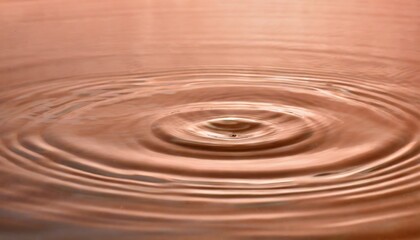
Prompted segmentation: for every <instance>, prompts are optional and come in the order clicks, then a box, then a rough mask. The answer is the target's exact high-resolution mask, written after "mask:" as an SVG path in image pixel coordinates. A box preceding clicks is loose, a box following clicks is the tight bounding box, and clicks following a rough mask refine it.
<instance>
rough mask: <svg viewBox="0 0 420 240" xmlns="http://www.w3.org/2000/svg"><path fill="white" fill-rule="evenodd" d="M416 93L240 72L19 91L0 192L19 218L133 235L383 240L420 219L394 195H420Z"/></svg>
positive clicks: (159, 75) (315, 77) (318, 77)
mask: <svg viewBox="0 0 420 240" xmlns="http://www.w3.org/2000/svg"><path fill="white" fill-rule="evenodd" d="M376 82H377V81H376ZM413 94H416V93H413V92H410V90H409V89H405V91H404V92H403V91H402V90H401V88H399V90H396V89H395V87H394V86H390V85H386V84H381V85H378V84H377V83H375V82H370V81H369V80H368V79H358V78H356V77H352V76H341V75H337V76H334V75H331V74H327V73H320V72H308V71H305V74H302V72H300V71H292V70H287V69H259V70H255V69H246V68H243V69H226V68H221V69H214V68H203V69H187V70H183V71H180V70H177V71H161V72H154V73H143V74H132V75H116V76H103V77H91V78H82V79H62V80H56V81H51V82H45V83H43V84H38V85H28V86H24V87H22V88H17V89H13V90H8V91H7V92H4V93H3V94H2V96H1V102H2V109H1V110H0V111H1V112H0V113H1V116H6V117H3V118H2V119H1V121H2V125H1V127H0V131H1V135H0V136H1V141H2V144H1V145H0V160H1V165H2V166H3V167H2V168H3V170H2V173H4V175H5V179H15V178H16V177H15V176H19V179H21V181H20V182H19V183H15V185H16V187H15V188H13V189H3V190H2V191H1V193H0V194H1V195H2V196H7V198H8V199H14V200H15V201H7V206H8V207H9V208H12V207H13V209H20V210H21V211H24V212H33V213H37V214H41V215H45V216H49V217H53V218H55V219H61V220H66V221H75V222H78V223H84V224H90V225H96V226H111V227H114V228H129V229H133V230H135V229H139V228H140V229H141V230H142V231H152V232H153V231H156V230H157V229H161V228H167V229H178V230H179V229H183V228H185V227H187V226H191V224H194V222H197V221H198V222H200V225H199V226H197V227H198V228H200V229H201V230H203V231H204V230H209V229H221V228H223V229H225V231H226V232H228V233H230V234H233V235H240V234H244V233H247V232H252V233H254V235H255V234H257V235H258V234H261V235H265V234H267V233H269V235H270V236H283V237H290V239H292V238H293V237H295V238H298V237H305V236H328V235H333V234H340V233H346V234H347V235H348V234H349V233H351V234H350V235H352V234H364V233H365V234H369V233H371V232H381V234H382V233H383V234H389V232H388V233H387V231H386V230H385V231H384V230H383V224H384V223H389V222H390V221H391V222H393V221H395V222H410V221H412V220H413V219H415V218H416V217H418V216H419V214H420V207H418V206H419V205H418V204H417V205H416V203H418V198H416V197H406V198H404V197H403V198H401V197H397V196H404V194H405V193H407V194H408V193H410V192H412V191H415V190H416V189H417V190H418V189H419V180H420V177H419V172H420V171H419V166H420V164H419V159H420V153H419V152H420V147H419V143H420V141H419V136H420V134H419V133H420V131H419V120H420V116H419V113H418V109H417V108H416V105H415V104H412V103H411V102H410V99H412V96H413ZM416 96H417V95H416ZM8 176H10V177H9V178H7V177H8ZM28 196H30V198H27V197H28ZM410 196H411V195H410ZM372 203H376V204H374V205H372ZM43 206H48V207H43ZM355 211H357V213H358V214H353V213H354V212H355ZM251 223H252V224H251ZM249 224H251V225H252V226H254V227H249ZM367 225H368V226H369V228H366V226H367ZM226 226H229V227H226ZM403 226H404V227H405V228H407V229H406V231H408V232H410V231H416V224H415V223H414V222H413V223H412V224H404V225H403ZM244 229H248V230H247V231H244ZM240 230H241V231H240ZM391 230H392V228H390V231H391Z"/></svg>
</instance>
